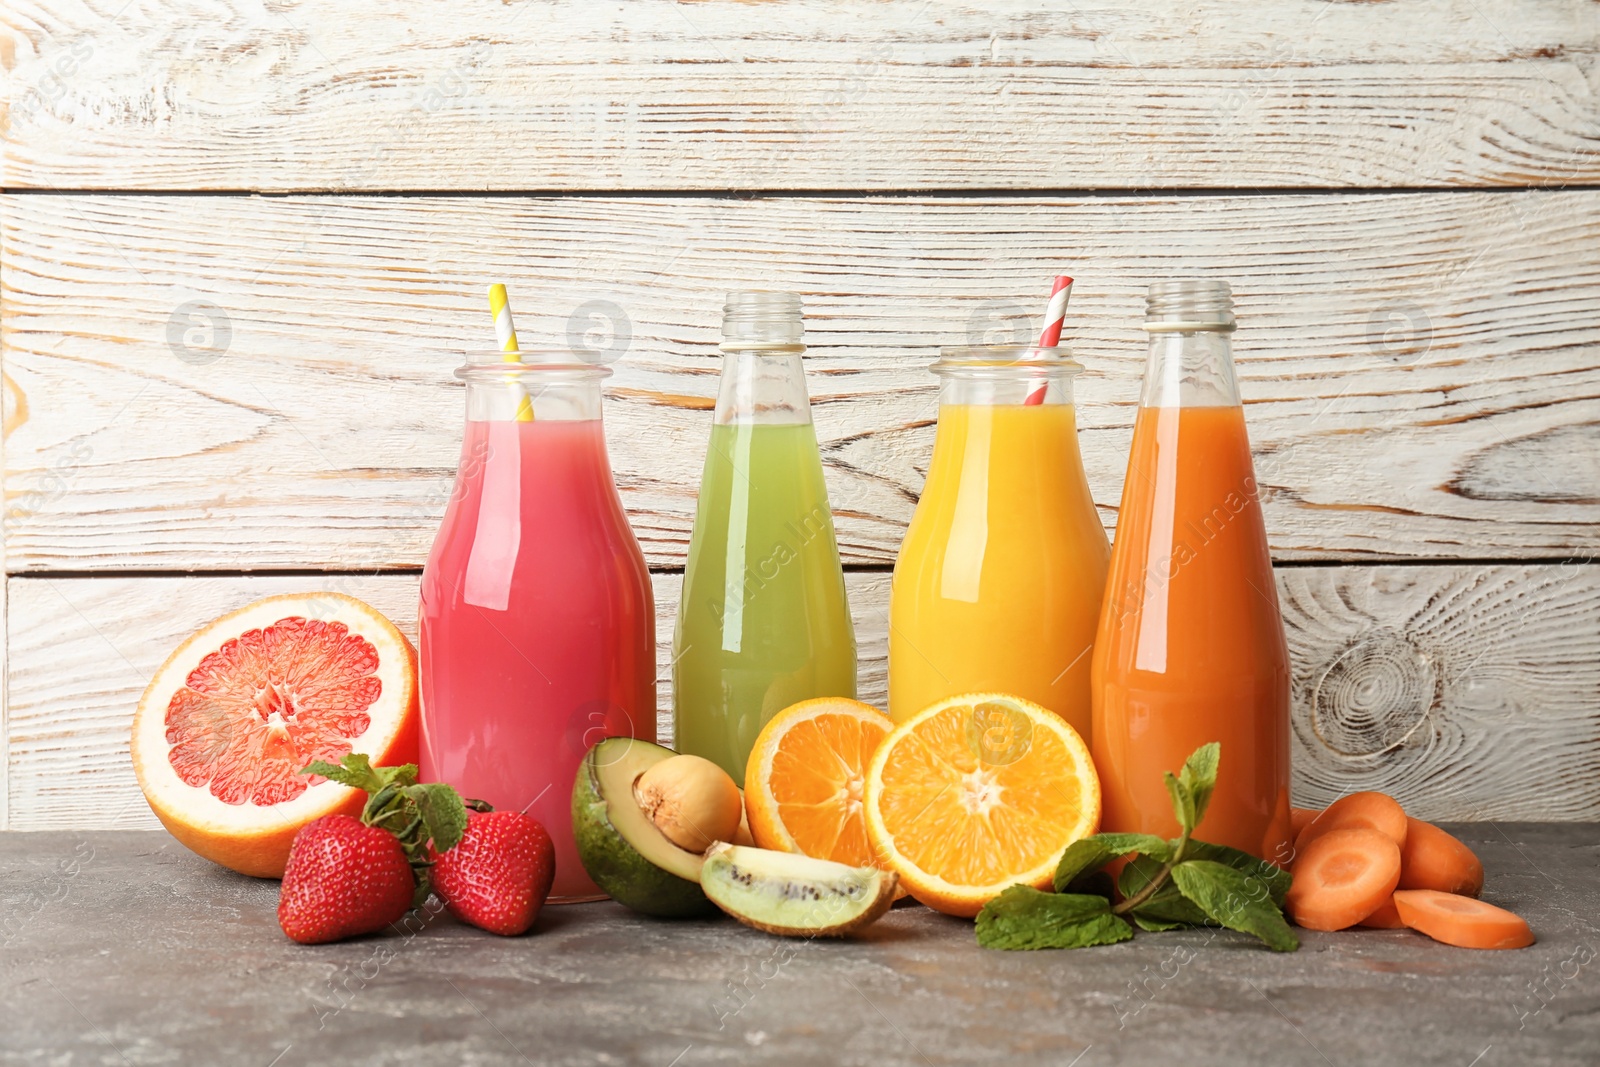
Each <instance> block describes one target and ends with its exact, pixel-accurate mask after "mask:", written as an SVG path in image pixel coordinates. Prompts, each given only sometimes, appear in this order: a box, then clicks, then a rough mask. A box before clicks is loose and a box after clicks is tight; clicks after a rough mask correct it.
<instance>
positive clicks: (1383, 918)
mask: <svg viewBox="0 0 1600 1067" xmlns="http://www.w3.org/2000/svg"><path fill="white" fill-rule="evenodd" d="M1405 869H1406V861H1405V855H1404V854H1403V853H1402V854H1401V857H1400V870H1401V871H1404V870H1405ZM1356 925H1357V926H1367V927H1371V928H1372V929H1374V930H1404V929H1405V928H1406V924H1405V923H1403V922H1401V921H1400V913H1399V912H1398V911H1396V910H1395V907H1394V897H1390V898H1389V899H1388V900H1386V901H1384V902H1383V903H1382V904H1379V905H1378V910H1377V911H1375V912H1373V913H1372V914H1371V915H1368V916H1367V917H1366V918H1365V919H1362V920H1361V921H1360V922H1358V923H1356Z"/></svg>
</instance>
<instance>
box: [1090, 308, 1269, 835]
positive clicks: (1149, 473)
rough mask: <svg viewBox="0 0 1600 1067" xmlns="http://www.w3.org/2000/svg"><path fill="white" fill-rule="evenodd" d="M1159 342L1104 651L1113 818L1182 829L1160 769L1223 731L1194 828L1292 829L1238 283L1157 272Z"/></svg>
mask: <svg viewBox="0 0 1600 1067" xmlns="http://www.w3.org/2000/svg"><path fill="white" fill-rule="evenodd" d="M1145 329H1146V330H1148V331H1149V334H1150V352H1149V359H1148V362H1147V363H1146V364H1145V374H1144V387H1143V391H1142V393H1141V395H1140V398H1139V410H1138V414H1137V415H1136V417H1135V422H1134V430H1133V445H1132V449H1131V452H1130V455H1129V457H1128V473H1127V478H1126V480H1125V482H1124V484H1123V491H1122V506H1121V512H1120V515H1119V518H1118V521H1117V534H1116V540H1115V543H1114V544H1113V546H1112V552H1111V574H1110V578H1109V579H1108V582H1107V587H1106V597H1105V604H1104V606H1103V608H1102V611H1101V616H1100V628H1099V636H1098V638H1097V640H1096V643H1095V652H1094V682H1093V685H1094V690H1093V692H1094V739H1093V751H1094V758H1095V766H1096V767H1097V768H1098V769H1099V771H1100V782H1101V791H1102V794H1103V803H1104V815H1103V818H1102V821H1101V825H1102V828H1103V829H1105V830H1106V831H1129V832H1139V833H1152V834H1159V835H1161V836H1162V837H1172V836H1175V835H1176V834H1177V832H1178V825H1177V821H1176V820H1175V819H1174V817H1173V815H1172V804H1171V801H1170V799H1169V797H1168V795H1167V790H1166V785H1165V782H1164V779H1163V773H1164V772H1167V771H1173V772H1176V771H1177V770H1178V769H1179V768H1180V767H1181V766H1182V765H1183V761H1184V760H1185V759H1186V758H1187V757H1188V756H1189V754H1190V753H1191V752H1193V751H1194V750H1195V749H1196V748H1198V747H1200V746H1201V745H1203V744H1206V743H1207V742H1211V741H1218V742H1221V745H1222V757H1221V770H1220V774H1219V775H1218V778H1217V788H1216V792H1215V793H1214V794H1213V796H1212V798H1211V804H1210V807H1209V809H1208V810H1207V812H1206V815H1205V818H1204V821H1203V822H1202V823H1201V825H1200V828H1199V830H1198V831H1197V834H1196V836H1198V837H1199V838H1201V839H1202V840H1205V841H1212V842H1216V843H1219V844H1224V845H1232V846H1233V847H1235V848H1238V849H1242V850H1244V851H1246V852H1249V853H1251V854H1252V855H1255V856H1260V857H1264V858H1266V859H1286V858H1287V857H1286V854H1284V853H1283V852H1281V851H1280V850H1282V849H1284V848H1286V846H1287V842H1288V837H1289V654H1288V648H1287V645H1286V643H1285V641H1284V635H1283V621H1282V618H1281V616H1280V615H1279V611H1278V593H1277V587H1276V585H1275V584H1274V583H1273V576H1272V558H1271V556H1270V554H1269V552H1268V549H1267V533H1266V527H1265V525H1264V523H1263V521H1262V515H1261V502H1260V499H1259V495H1258V492H1257V486H1256V480H1255V472H1254V468H1253V466H1252V464H1251V459H1250V441H1249V437H1248V436H1247V434H1246V432H1245V422H1244V409H1243V408H1242V407H1241V405H1240V400H1239V386H1238V383H1237V381H1236V380H1235V376H1234V368H1233V356H1232V352H1231V345H1230V337H1231V335H1232V332H1233V329H1234V316H1233V300H1232V297H1231V293H1230V290H1229V288H1228V285H1227V283H1225V282H1211V281H1174V282H1159V283H1157V284H1155V285H1152V286H1150V293H1149V299H1148V304H1147V311H1146V321H1145Z"/></svg>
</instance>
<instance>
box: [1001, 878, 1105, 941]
mask: <svg viewBox="0 0 1600 1067" xmlns="http://www.w3.org/2000/svg"><path fill="white" fill-rule="evenodd" d="M977 930H978V944H980V945H982V946H983V947H984V948H999V949H1035V948H1085V947H1087V946H1089V945H1112V944H1116V943H1117V942H1118V941H1126V940H1128V939H1129V938H1130V937H1132V936H1133V927H1131V926H1129V925H1128V924H1127V923H1125V922H1123V921H1122V919H1121V918H1119V917H1118V916H1116V915H1113V914H1111V902H1110V901H1109V900H1106V899H1105V898H1104V897H1092V896H1087V895H1085V894H1079V893H1043V892H1040V891H1039V890H1037V889H1034V888H1033V887H1032V886H1025V885H1014V886H1012V887H1011V888H1009V889H1007V890H1006V891H1005V892H1004V893H1001V894H1000V895H999V896H998V897H995V898H994V899H993V900H991V901H989V903H987V904H985V905H984V907H983V910H982V911H981V912H979V913H978V923H977Z"/></svg>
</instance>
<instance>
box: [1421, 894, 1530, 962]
mask: <svg viewBox="0 0 1600 1067" xmlns="http://www.w3.org/2000/svg"><path fill="white" fill-rule="evenodd" d="M1394 906H1395V909H1396V910H1397V911H1399V913H1400V918H1401V919H1402V920H1404V921H1405V924H1406V925H1407V926H1409V927H1411V929H1413V930H1415V931H1417V932H1418V933H1420V934H1427V935H1428V936H1429V937H1431V938H1433V939H1434V940H1435V941H1443V942H1444V943H1445V944H1447V945H1455V946H1456V947H1457V948H1526V947H1527V946H1529V945H1531V944H1533V931H1532V930H1530V929H1528V924H1527V923H1525V922H1523V921H1522V920H1521V919H1520V918H1518V917H1517V916H1515V915H1513V914H1511V913H1510V912H1509V911H1507V910H1506V909H1504V908H1497V907H1495V906H1494V905H1493V904H1485V903H1484V902H1483V901H1481V900H1473V899H1472V898H1471V897H1463V896H1459V895H1457V894H1455V893H1441V892H1439V891H1438V890H1436V889H1401V890H1399V891H1398V892H1396V893H1395V895H1394Z"/></svg>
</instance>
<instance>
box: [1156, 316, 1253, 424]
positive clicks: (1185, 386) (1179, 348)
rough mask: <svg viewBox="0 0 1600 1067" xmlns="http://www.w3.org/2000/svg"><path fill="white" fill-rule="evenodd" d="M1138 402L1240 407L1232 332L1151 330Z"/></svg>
mask: <svg viewBox="0 0 1600 1067" xmlns="http://www.w3.org/2000/svg"><path fill="white" fill-rule="evenodd" d="M1139 405H1140V406H1141V407H1147V408H1176V407H1238V406H1239V382H1238V379H1237V378H1236V377H1235V375H1234V370H1233V345H1232V335H1231V334H1229V333H1226V332H1222V331H1216V330H1197V331H1194V332H1185V333H1152V334H1151V335H1150V353H1149V356H1148V357H1147V359H1146V361H1145V366H1144V388H1143V389H1142V390H1141V391H1140V394H1139Z"/></svg>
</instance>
